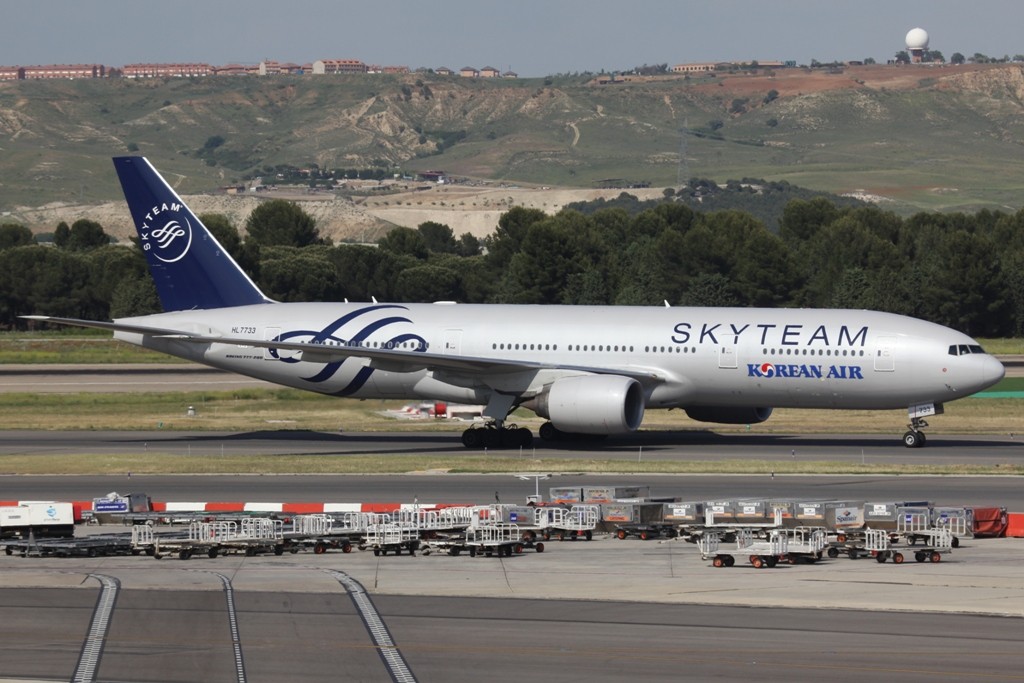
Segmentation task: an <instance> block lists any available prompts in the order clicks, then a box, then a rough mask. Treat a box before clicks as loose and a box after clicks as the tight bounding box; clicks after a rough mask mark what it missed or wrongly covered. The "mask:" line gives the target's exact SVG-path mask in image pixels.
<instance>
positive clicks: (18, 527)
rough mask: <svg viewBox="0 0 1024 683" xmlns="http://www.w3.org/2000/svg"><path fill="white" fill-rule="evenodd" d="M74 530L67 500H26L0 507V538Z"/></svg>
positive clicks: (62, 533) (69, 533)
mask: <svg viewBox="0 0 1024 683" xmlns="http://www.w3.org/2000/svg"><path fill="white" fill-rule="evenodd" d="M74 533H75V511H74V508H73V506H72V505H71V503H57V502H50V501H40V502H35V501H26V502H23V503H20V504H18V505H5V506H2V507H0V538H28V537H29V535H30V534H31V535H33V536H35V537H40V538H41V537H46V536H55V537H68V536H72V535H74Z"/></svg>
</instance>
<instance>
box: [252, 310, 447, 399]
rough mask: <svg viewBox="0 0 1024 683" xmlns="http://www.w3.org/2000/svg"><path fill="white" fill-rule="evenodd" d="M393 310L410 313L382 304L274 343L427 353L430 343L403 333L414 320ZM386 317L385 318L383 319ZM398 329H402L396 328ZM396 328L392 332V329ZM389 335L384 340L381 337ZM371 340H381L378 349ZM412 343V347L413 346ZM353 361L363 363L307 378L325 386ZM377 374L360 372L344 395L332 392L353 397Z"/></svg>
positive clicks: (335, 366) (335, 367)
mask: <svg viewBox="0 0 1024 683" xmlns="http://www.w3.org/2000/svg"><path fill="white" fill-rule="evenodd" d="M392 310H399V311H408V310H409V309H408V308H406V307H405V306H400V305H398V304H378V305H376V306H367V307H365V308H360V309H358V310H355V311H353V312H351V313H348V314H347V315H344V316H342V317H340V318H338V319H337V320H335V321H334V322H332V323H330V324H329V325H327V326H326V327H324V328H323V329H322V330H292V331H290V332H282V333H281V334H279V335H278V336H277V337H275V338H274V339H272V340H271V341H297V342H306V343H309V344H325V345H328V346H346V347H360V346H365V347H368V348H376V349H400V350H405V351H413V352H417V353H423V352H425V351H426V350H427V340H426V339H424V338H423V337H421V336H420V335H418V334H415V333H413V332H405V331H399V328H400V327H402V324H403V323H412V320H410V319H409V318H407V317H405V316H403V315H387V313H390V311H392ZM382 314H383V315H382ZM396 326H398V327H397V328H396ZM388 328H392V329H390V330H389V329H388ZM381 331H384V332H385V335H390V336H384V338H383V339H382V338H381V335H380V334H375V333H379V332H381ZM371 336H375V337H377V339H376V346H372V347H370V345H369V342H368V340H369V339H370V337H371ZM410 342H411V344H410ZM270 355H271V357H273V358H276V359H278V360H280V361H281V362H282V363H298V362H299V360H298V359H297V358H282V357H281V356H279V355H278V353H277V350H276V349H270ZM349 361H351V362H352V364H358V363H359V362H360V361H358V360H356V359H355V358H346V359H345V360H341V361H337V362H334V363H327V364H325V365H324V367H323V369H322V370H320V372H318V373H316V374H315V375H312V376H310V377H303V378H302V379H304V380H306V381H307V382H314V383H317V384H319V383H322V382H326V381H327V380H329V379H331V378H332V377H334V376H335V375H336V374H337V373H338V371H340V370H341V369H342V368H343V367H344V365H345V363H347V362H349ZM372 374H373V368H370V367H362V368H360V369H359V370H358V371H357V372H356V374H355V376H354V377H353V378H352V380H351V381H350V382H349V383H348V384H347V385H346V386H345V387H344V388H342V389H341V390H340V391H335V392H332V393H333V395H335V396H351V395H352V394H354V393H355V392H357V391H359V389H361V388H362V387H363V385H364V384H366V382H367V380H369V379H370V376H371V375H372Z"/></svg>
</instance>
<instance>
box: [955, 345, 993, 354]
mask: <svg viewBox="0 0 1024 683" xmlns="http://www.w3.org/2000/svg"><path fill="white" fill-rule="evenodd" d="M972 353H985V349H983V348H981V345H980V344H959V345H958V344H953V345H951V346H950V347H949V355H951V356H967V355H970V354H972Z"/></svg>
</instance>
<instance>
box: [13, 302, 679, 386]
mask: <svg viewBox="0 0 1024 683" xmlns="http://www.w3.org/2000/svg"><path fill="white" fill-rule="evenodd" d="M20 317H22V318H25V319H27V320H38V321H41V322H49V323H56V324H60V325H73V326H76V327H90V328H94V329H99V330H110V331H112V332H129V333H133V334H144V335H150V336H153V337H157V338H162V339H173V340H175V341H182V342H188V343H192V344H229V345H232V346H247V347H256V348H264V349H280V350H284V351H298V352H301V353H302V357H301V359H302V360H303V361H308V362H310V363H338V362H341V361H343V360H345V359H346V358H369V359H370V361H371V365H372V366H373V367H375V368H378V369H380V370H384V371H390V372H416V371H418V370H448V371H454V372H466V373H480V374H484V373H486V374H495V373H499V374H500V373H506V372H507V373H513V372H521V371H523V370H570V371H576V372H587V373H592V374H597V375H622V376H624V377H632V378H633V379H635V380H637V381H638V382H640V383H642V384H648V385H649V384H659V383H661V382H664V381H666V378H665V377H663V376H662V375H660V374H659V373H657V372H655V371H654V370H652V369H648V368H635V367H634V368H629V367H621V368H613V367H591V366H588V365H563V364H557V363H538V362H534V361H527V360H509V359H504V358H484V357H477V356H461V355H460V356H454V355H445V354H439V353H430V352H427V351H405V350H398V349H382V348H369V347H365V346H357V345H335V344H312V343H308V342H281V341H265V340H262V339H244V338H236V337H211V336H205V335H199V334H193V333H189V332H183V331H181V330H173V329H164V328H158V327H146V326H143V325H129V324H125V323H118V322H104V321H100V320H81V319H78V318H58V317H53V316H47V315H23V316H20Z"/></svg>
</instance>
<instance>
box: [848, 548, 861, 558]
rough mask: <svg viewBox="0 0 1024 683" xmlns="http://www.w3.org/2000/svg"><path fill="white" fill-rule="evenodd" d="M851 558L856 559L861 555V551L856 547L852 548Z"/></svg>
mask: <svg viewBox="0 0 1024 683" xmlns="http://www.w3.org/2000/svg"><path fill="white" fill-rule="evenodd" d="M849 554H850V559H851V560H856V559H857V558H859V557H860V552H859V551H858V550H857V549H856V548H850V553H849Z"/></svg>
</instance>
